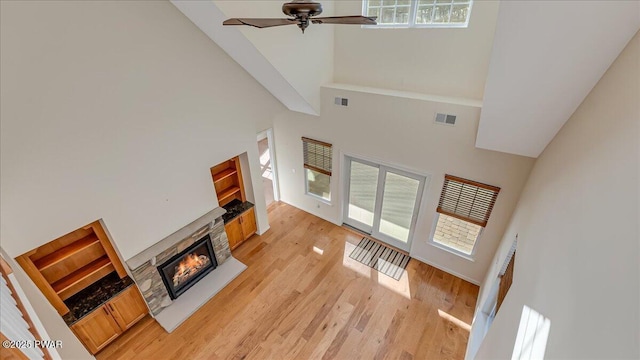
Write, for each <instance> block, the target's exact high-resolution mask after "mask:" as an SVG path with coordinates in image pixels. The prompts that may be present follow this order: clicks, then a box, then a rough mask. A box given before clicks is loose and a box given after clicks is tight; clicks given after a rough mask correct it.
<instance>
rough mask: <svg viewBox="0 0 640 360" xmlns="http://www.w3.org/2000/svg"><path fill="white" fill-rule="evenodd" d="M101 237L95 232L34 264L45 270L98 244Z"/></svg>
mask: <svg viewBox="0 0 640 360" xmlns="http://www.w3.org/2000/svg"><path fill="white" fill-rule="evenodd" d="M99 242H100V239H98V237H97V236H96V235H95V234H90V235H89V236H87V237H85V238H83V239H80V240H78V241H75V242H73V243H71V244H69V245H67V246H65V247H63V248H61V249H59V250H58V251H55V252H52V253H51V254H49V255H47V256H44V257H42V258H40V259H38V260H36V261H34V262H33V263H34V265H35V266H36V268H38V270H40V271H43V270H45V269H47V268H49V267H51V266H53V265H55V264H58V263H59V262H61V261H64V260H66V259H67V258H68V257H70V256H73V255H75V254H77V253H79V252H81V251H82V250H85V249H87V248H89V247H91V246H92V245H95V244H98V243H99Z"/></svg>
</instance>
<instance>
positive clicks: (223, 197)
mask: <svg viewBox="0 0 640 360" xmlns="http://www.w3.org/2000/svg"><path fill="white" fill-rule="evenodd" d="M239 192H240V188H239V187H237V186H232V187H230V188H228V189H225V190H223V191H222V192H221V193H220V194H218V202H219V203H226V202H225V200H227V199H228V198H230V197H232V196H233V195H235V194H237V193H239Z"/></svg>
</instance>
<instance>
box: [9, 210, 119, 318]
mask: <svg viewBox="0 0 640 360" xmlns="http://www.w3.org/2000/svg"><path fill="white" fill-rule="evenodd" d="M16 260H17V261H18V263H19V264H20V266H22V268H23V269H24V270H25V272H26V273H27V275H29V277H30V278H31V280H33V282H34V284H36V286H37V287H38V288H39V289H40V291H42V293H43V294H44V296H45V297H46V298H47V300H49V302H50V303H51V305H53V307H54V308H55V309H56V310H57V311H58V314H60V315H65V314H67V313H68V312H69V308H68V307H67V305H66V304H65V303H64V300H66V299H68V298H69V297H71V296H72V295H74V294H76V293H78V292H79V291H81V290H83V289H85V288H86V287H87V286H89V285H91V284H93V283H94V282H96V281H98V280H100V279H101V278H103V277H104V276H106V275H108V274H109V273H111V272H113V271H116V272H117V273H118V276H120V277H121V278H123V277H125V276H127V271H126V270H125V268H124V266H123V265H122V262H121V261H120V258H119V257H118V254H117V252H116V250H115V249H114V248H113V245H112V244H111V241H109V236H108V235H107V232H106V230H105V229H104V227H103V224H102V221H101V220H96V221H94V222H92V223H90V224H87V225H85V226H83V227H81V228H78V229H75V230H74V231H72V232H70V233H68V234H65V235H62V236H60V237H59V238H57V239H54V240H51V241H49V242H48V243H46V244H42V245H40V246H38V247H37V248H35V249H32V250H29V251H27V252H26V253H24V254H22V255H20V256H18V257H16Z"/></svg>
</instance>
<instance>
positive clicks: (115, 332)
mask: <svg viewBox="0 0 640 360" xmlns="http://www.w3.org/2000/svg"><path fill="white" fill-rule="evenodd" d="M147 312H148V310H147V305H146V304H145V303H144V300H142V297H141V296H140V293H139V292H138V289H137V288H136V286H135V285H134V286H130V287H129V288H127V289H126V290H124V291H123V292H122V293H121V294H119V295H118V296H116V297H115V298H113V299H112V300H110V301H109V302H107V303H106V304H104V305H102V306H101V307H100V308H98V309H96V310H94V311H93V312H91V313H90V314H89V315H87V316H85V317H84V318H82V319H80V320H79V321H78V322H76V323H75V324H73V325H72V326H71V330H72V331H73V332H74V333H75V334H76V336H77V337H78V338H79V339H80V340H81V341H82V343H83V344H84V345H85V347H86V348H87V350H89V352H91V353H92V354H96V353H97V352H98V351H100V350H101V349H102V348H104V347H105V346H107V345H108V344H109V343H110V342H112V341H113V340H115V339H116V338H117V337H118V336H120V334H122V333H123V332H124V331H126V330H127V329H129V328H130V327H131V326H133V325H134V324H135V323H136V322H138V321H139V320H140V319H142V318H143V317H144V316H145V315H146V314H147Z"/></svg>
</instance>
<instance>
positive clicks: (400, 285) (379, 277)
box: [342, 242, 411, 299]
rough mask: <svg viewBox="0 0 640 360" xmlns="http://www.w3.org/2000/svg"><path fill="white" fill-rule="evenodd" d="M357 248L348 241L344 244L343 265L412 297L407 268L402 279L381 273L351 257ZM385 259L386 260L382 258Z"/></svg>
mask: <svg viewBox="0 0 640 360" xmlns="http://www.w3.org/2000/svg"><path fill="white" fill-rule="evenodd" d="M355 248H356V245H355V244H352V243H350V242H346V243H345V245H344V254H343V256H342V265H343V266H344V267H346V268H349V269H351V270H353V271H355V272H357V273H358V274H360V275H363V276H365V277H367V278H370V279H371V278H373V279H375V280H376V281H377V283H378V284H380V285H382V286H384V287H385V288H387V289H389V290H391V291H393V292H395V293H396V294H398V295H402V296H403V297H405V298H407V299H411V287H410V285H409V275H408V273H407V271H406V270H405V271H404V272H403V274H402V276H401V277H400V280H396V279H394V278H391V277H389V276H387V275H384V274H382V273H379V272H378V271H377V270H375V269H372V268H370V267H369V266H367V265H365V264H363V263H361V262H358V261H356V260H354V259H352V258H350V257H349V255H350V254H351V252H352V251H353V250H354V249H355ZM381 261H384V260H381Z"/></svg>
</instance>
